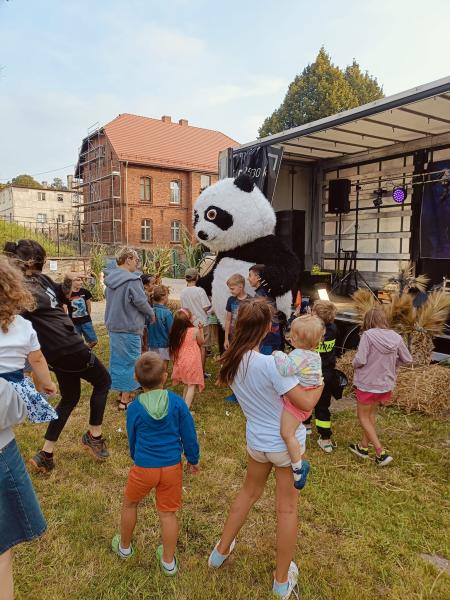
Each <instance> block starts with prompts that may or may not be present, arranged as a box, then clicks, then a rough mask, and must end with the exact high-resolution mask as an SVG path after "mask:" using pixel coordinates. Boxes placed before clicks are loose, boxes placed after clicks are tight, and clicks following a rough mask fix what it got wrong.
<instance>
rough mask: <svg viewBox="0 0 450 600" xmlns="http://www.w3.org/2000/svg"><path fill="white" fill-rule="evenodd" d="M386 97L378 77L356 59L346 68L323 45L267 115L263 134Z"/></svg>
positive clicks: (269, 133)
mask: <svg viewBox="0 0 450 600" xmlns="http://www.w3.org/2000/svg"><path fill="white" fill-rule="evenodd" d="M382 97H383V90H382V88H381V87H380V86H379V85H378V82H377V80H376V79H375V78H373V77H372V76H371V75H369V73H368V72H367V71H366V72H365V73H363V72H362V71H361V69H360V67H359V65H358V63H357V62H356V61H355V60H353V63H352V64H351V65H350V66H348V67H347V68H346V69H345V71H343V70H342V69H340V68H339V67H338V66H336V65H334V64H333V63H332V62H331V58H330V56H329V54H328V53H327V52H326V51H325V48H324V47H322V48H321V49H320V51H319V54H318V55H317V58H316V60H315V61H314V62H313V63H312V64H310V65H308V66H307V67H305V69H303V72H302V73H301V75H297V76H296V77H295V79H294V81H293V82H292V83H291V84H290V85H289V89H288V91H287V94H286V96H285V98H284V100H283V102H282V104H281V105H280V107H279V108H277V109H276V110H275V111H274V112H273V113H272V114H271V115H270V117H267V119H265V121H264V123H263V124H262V126H261V128H260V129H259V136H260V137H264V136H266V135H271V134H273V133H278V132H279V131H283V130H285V129H290V128H291V127H297V126H298V125H303V124H304V123H310V122H311V121H315V120H317V119H321V118H323V117H328V116H329V115H333V114H335V113H338V112H342V111H343V110H348V109H349V108H353V107H355V106H359V105H361V104H366V103H367V102H371V101H372V100H377V99H379V98H382Z"/></svg>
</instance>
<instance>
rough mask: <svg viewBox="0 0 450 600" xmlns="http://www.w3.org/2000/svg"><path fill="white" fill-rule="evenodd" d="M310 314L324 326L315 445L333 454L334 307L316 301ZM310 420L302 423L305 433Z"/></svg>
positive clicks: (315, 414)
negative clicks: (321, 376) (331, 405)
mask: <svg viewBox="0 0 450 600" xmlns="http://www.w3.org/2000/svg"><path fill="white" fill-rule="evenodd" d="M312 313H313V314H314V315H316V316H317V317H319V319H321V320H322V321H323V323H324V325H325V335H324V338H323V341H322V342H321V343H320V345H319V348H318V352H319V354H320V357H321V359H322V375H323V380H324V388H323V391H322V395H321V396H320V400H319V402H318V403H317V404H316V406H315V409H314V417H315V423H316V428H317V433H318V434H319V439H318V440H317V444H318V445H319V448H322V450H323V451H324V452H327V453H330V452H333V448H335V444H333V442H332V440H331V436H332V431H331V414H330V404H331V396H332V389H333V381H334V377H335V374H334V368H335V366H336V334H337V327H336V325H335V323H334V319H335V318H336V306H335V305H334V304H333V303H332V302H330V301H329V300H317V301H316V302H315V303H314V306H313V309H312ZM311 418H312V417H309V419H306V421H304V422H303V423H304V425H305V427H306V433H308V434H310V433H311Z"/></svg>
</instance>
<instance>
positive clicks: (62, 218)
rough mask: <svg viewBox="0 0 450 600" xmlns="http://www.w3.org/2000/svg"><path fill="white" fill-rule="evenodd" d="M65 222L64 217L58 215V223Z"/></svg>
mask: <svg viewBox="0 0 450 600" xmlns="http://www.w3.org/2000/svg"><path fill="white" fill-rule="evenodd" d="M64 221H65V216H64V215H58V223H64Z"/></svg>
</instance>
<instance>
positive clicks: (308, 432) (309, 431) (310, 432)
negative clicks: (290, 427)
mask: <svg viewBox="0 0 450 600" xmlns="http://www.w3.org/2000/svg"><path fill="white" fill-rule="evenodd" d="M305 429H306V435H311V434H312V427H311V425H305Z"/></svg>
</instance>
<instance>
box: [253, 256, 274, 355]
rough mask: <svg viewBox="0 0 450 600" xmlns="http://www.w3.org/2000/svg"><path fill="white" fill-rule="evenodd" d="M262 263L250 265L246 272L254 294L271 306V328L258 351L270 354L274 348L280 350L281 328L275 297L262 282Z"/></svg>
mask: <svg viewBox="0 0 450 600" xmlns="http://www.w3.org/2000/svg"><path fill="white" fill-rule="evenodd" d="M263 275H264V265H253V267H250V269H249V272H248V281H249V283H250V285H251V286H252V287H253V288H255V296H256V297H258V296H259V297H261V298H265V299H266V300H267V302H268V303H269V304H270V305H271V306H272V308H273V315H274V316H273V317H272V329H271V330H270V332H269V333H268V334H267V335H266V337H265V338H264V340H263V341H262V343H261V348H260V349H259V351H260V352H261V354H266V355H270V354H272V352H274V351H275V350H281V348H282V339H281V329H280V319H279V317H278V315H277V305H276V302H275V299H274V298H272V296H271V295H270V293H269V292H268V291H267V289H266V287H265V282H264V277H263Z"/></svg>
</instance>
